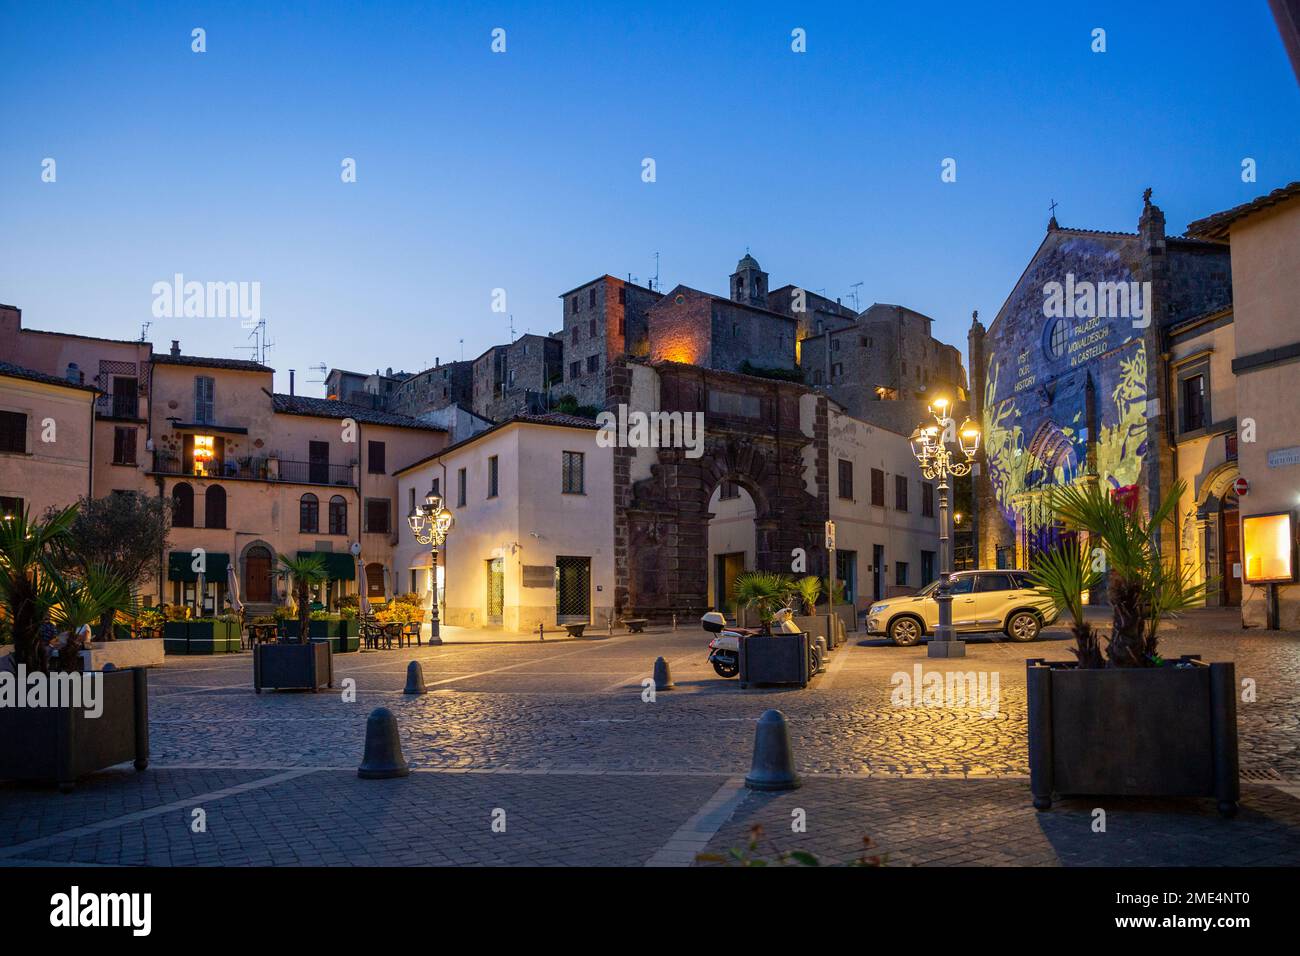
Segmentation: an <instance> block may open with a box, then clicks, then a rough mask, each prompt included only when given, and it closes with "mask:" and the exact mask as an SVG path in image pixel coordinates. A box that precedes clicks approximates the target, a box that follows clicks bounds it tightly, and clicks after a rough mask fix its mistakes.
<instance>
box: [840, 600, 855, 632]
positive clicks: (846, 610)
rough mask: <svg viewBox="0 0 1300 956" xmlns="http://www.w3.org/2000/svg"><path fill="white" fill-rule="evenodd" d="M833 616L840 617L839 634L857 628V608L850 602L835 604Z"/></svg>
mask: <svg viewBox="0 0 1300 956" xmlns="http://www.w3.org/2000/svg"><path fill="white" fill-rule="evenodd" d="M835 616H836V617H838V618H839V619H840V624H841V626H842V628H841V630H840V633H841V634H844V633H846V632H850V631H856V630H857V629H858V609H857V608H856V607H854V606H853V605H852V604H837V605H835Z"/></svg>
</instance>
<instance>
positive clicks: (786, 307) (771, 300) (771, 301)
mask: <svg viewBox="0 0 1300 956" xmlns="http://www.w3.org/2000/svg"><path fill="white" fill-rule="evenodd" d="M767 307H768V308H769V309H771V310H772V311H773V312H780V313H781V314H782V315H788V316H792V317H793V318H795V319H797V320H798V322H799V340H800V341H803V340H804V339H806V338H807V337H808V336H810V335H820V334H821V333H822V332H824V331H826V330H827V329H842V328H848V327H850V326H852V325H853V324H854V323H855V322H857V320H858V313H856V312H854V311H853V310H852V309H850V308H849V307H848V306H847V305H844V304H843V303H842V302H840V300H839V299H834V300H832V299H828V298H826V296H824V295H818V294H817V293H816V292H809V291H808V290H807V289H802V288H800V287H799V286H795V285H784V286H782V287H781V288H779V289H776V290H774V291H772V292H769V293H768V294H767ZM800 361H801V362H802V358H801V359H800Z"/></svg>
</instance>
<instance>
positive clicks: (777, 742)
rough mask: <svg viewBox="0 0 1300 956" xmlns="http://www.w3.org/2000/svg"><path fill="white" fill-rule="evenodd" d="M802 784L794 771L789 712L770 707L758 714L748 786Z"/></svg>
mask: <svg viewBox="0 0 1300 956" xmlns="http://www.w3.org/2000/svg"><path fill="white" fill-rule="evenodd" d="M801 785H802V782H801V781H800V780H799V775H798V774H797V773H795V772H794V754H793V753H792V752H791V750H790V730H789V728H788V727H787V726H786V723H785V714H783V713H781V712H780V711H779V710H769V711H767V712H766V713H764V714H763V716H762V717H760V718H758V729H757V730H755V732H754V762H753V765H752V766H751V767H750V770H749V776H747V777H746V778H745V786H747V787H749V789H750V790H795V789H797V788H798V787H800V786H801Z"/></svg>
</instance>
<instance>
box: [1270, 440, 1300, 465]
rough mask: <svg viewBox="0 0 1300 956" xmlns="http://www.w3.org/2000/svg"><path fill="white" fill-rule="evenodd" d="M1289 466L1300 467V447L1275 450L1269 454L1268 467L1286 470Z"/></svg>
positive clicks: (1294, 446)
mask: <svg viewBox="0 0 1300 956" xmlns="http://www.w3.org/2000/svg"><path fill="white" fill-rule="evenodd" d="M1287 465H1300V445H1293V446H1291V447H1290V448H1274V449H1273V450H1272V451H1270V452H1269V453H1268V467H1270V468H1285V467H1286V466H1287Z"/></svg>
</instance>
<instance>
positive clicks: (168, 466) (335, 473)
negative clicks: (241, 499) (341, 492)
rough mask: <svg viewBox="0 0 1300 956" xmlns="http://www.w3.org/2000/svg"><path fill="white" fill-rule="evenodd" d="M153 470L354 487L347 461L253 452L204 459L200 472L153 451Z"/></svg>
mask: <svg viewBox="0 0 1300 956" xmlns="http://www.w3.org/2000/svg"><path fill="white" fill-rule="evenodd" d="M153 470H154V471H155V472H156V473H158V474H160V475H186V476H189V477H203V478H243V479H246V480H250V481H290V482H297V483H299V484H312V485H342V486H347V487H355V485H356V481H355V479H354V478H353V475H352V466H351V465H332V464H329V463H328V462H319V461H287V460H285V459H283V458H269V457H265V456H255V457H250V458H227V459H226V460H225V461H211V462H208V464H207V467H206V470H205V472H204V474H202V475H198V474H196V473H195V471H194V464H193V462H182V461H181V459H180V458H178V457H176V456H175V455H166V454H161V453H157V452H155V453H154V457H153Z"/></svg>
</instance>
